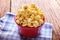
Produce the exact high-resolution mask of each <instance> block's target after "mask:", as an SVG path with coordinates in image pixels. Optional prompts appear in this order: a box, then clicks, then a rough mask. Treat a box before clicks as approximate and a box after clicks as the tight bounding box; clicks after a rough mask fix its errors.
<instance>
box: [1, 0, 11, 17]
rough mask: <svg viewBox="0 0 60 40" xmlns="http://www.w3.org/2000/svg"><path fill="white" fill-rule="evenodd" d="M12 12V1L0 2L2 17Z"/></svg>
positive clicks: (4, 0) (2, 0) (3, 0)
mask: <svg viewBox="0 0 60 40" xmlns="http://www.w3.org/2000/svg"><path fill="white" fill-rule="evenodd" d="M8 11H10V0H0V17H2V16H3V15H5V13H6V12H8Z"/></svg>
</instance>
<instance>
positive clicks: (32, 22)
mask: <svg viewBox="0 0 60 40" xmlns="http://www.w3.org/2000/svg"><path fill="white" fill-rule="evenodd" d="M43 18H44V13H43V11H42V10H41V9H39V8H37V6H36V5H35V4H31V5H30V6H27V5H26V6H23V7H20V9H19V10H18V13H17V15H16V22H17V23H18V24H20V25H22V26H23V27H38V26H40V25H41V24H43V22H44V20H43Z"/></svg>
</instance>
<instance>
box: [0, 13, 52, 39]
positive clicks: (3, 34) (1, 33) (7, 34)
mask: <svg viewBox="0 0 60 40" xmlns="http://www.w3.org/2000/svg"><path fill="white" fill-rule="evenodd" d="M14 16H15V14H13V13H10V12H7V13H6V15H5V16H3V17H2V18H0V40H52V24H51V23H47V22H45V23H44V25H43V26H42V28H41V31H40V34H39V35H38V36H37V37H35V38H27V37H24V36H21V35H19V34H18V26H17V24H16V23H15V21H14Z"/></svg>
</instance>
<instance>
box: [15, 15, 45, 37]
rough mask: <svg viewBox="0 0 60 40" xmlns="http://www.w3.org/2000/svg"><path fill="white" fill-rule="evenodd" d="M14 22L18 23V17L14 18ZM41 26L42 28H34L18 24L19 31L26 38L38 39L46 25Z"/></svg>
mask: <svg viewBox="0 0 60 40" xmlns="http://www.w3.org/2000/svg"><path fill="white" fill-rule="evenodd" d="M14 20H15V22H16V16H15V17H14ZM43 21H44V23H45V18H43ZM44 23H43V24H41V25H40V26H38V27H36V28H34V27H23V26H22V25H20V24H18V23H16V24H17V25H18V31H19V34H20V35H23V36H25V37H36V36H38V35H39V34H40V29H41V27H42V26H43V25H44Z"/></svg>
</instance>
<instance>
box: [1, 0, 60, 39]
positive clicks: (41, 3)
mask: <svg viewBox="0 0 60 40" xmlns="http://www.w3.org/2000/svg"><path fill="white" fill-rule="evenodd" d="M0 2H3V1H0ZM4 3H6V5H3V3H2V5H0V8H1V9H0V11H2V9H3V10H6V11H11V12H13V13H16V12H17V10H18V8H19V6H23V5H29V4H31V3H35V4H36V5H37V6H38V7H39V8H41V9H42V10H43V11H44V14H45V17H46V22H49V23H52V24H53V32H52V33H53V35H52V37H53V40H60V0H9V1H8V0H6V1H4ZM3 6H6V7H5V8H6V9H5V8H3ZM4 12H5V11H2V13H4ZM1 15H3V14H0V16H1Z"/></svg>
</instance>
